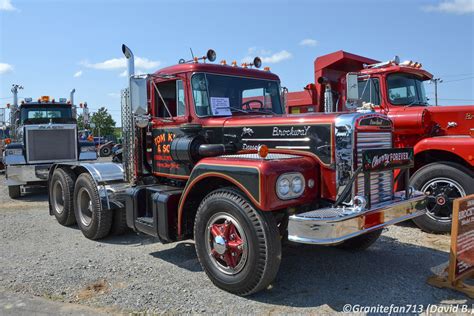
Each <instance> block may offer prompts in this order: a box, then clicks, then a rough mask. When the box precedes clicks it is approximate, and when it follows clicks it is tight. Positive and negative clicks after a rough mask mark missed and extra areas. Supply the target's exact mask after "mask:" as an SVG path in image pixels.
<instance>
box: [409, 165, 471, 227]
mask: <svg viewBox="0 0 474 316" xmlns="http://www.w3.org/2000/svg"><path fill="white" fill-rule="evenodd" d="M410 185H412V186H413V187H414V188H415V189H417V190H419V191H422V192H423V193H426V194H429V196H428V202H427V213H426V214H425V215H422V216H419V217H417V218H415V219H413V221H414V222H415V224H416V225H417V226H418V227H420V228H421V229H422V230H424V231H426V232H430V233H449V232H451V221H452V212H453V201H454V199H456V198H459V197H463V196H466V195H469V194H472V193H474V178H473V176H472V172H471V171H470V170H468V169H467V168H465V167H463V166H461V165H458V164H455V163H450V162H436V163H431V164H429V165H426V166H424V167H422V168H420V169H419V170H418V171H416V172H415V174H413V176H412V177H411V179H410Z"/></svg>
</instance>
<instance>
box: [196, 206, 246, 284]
mask: <svg viewBox="0 0 474 316" xmlns="http://www.w3.org/2000/svg"><path fill="white" fill-rule="evenodd" d="M205 236H206V250H207V253H208V255H209V258H210V261H211V262H212V264H213V265H214V266H215V267H216V268H217V269H218V270H219V271H221V272H223V273H225V274H228V275H235V274H237V273H239V272H240V271H242V269H243V268H244V267H245V264H246V262H247V257H248V246H247V237H246V235H245V232H244V230H243V228H242V226H241V225H240V223H239V222H238V221H237V219H236V218H234V217H233V216H231V215H229V214H227V213H217V214H215V215H213V216H212V217H211V218H210V219H209V221H208V223H207V226H206V231H205Z"/></svg>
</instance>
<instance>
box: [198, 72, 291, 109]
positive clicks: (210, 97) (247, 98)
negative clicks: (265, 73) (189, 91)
mask: <svg viewBox="0 0 474 316" xmlns="http://www.w3.org/2000/svg"><path fill="white" fill-rule="evenodd" d="M191 84H192V88H193V98H194V105H195V109H196V114H197V115H198V116H200V117H203V116H232V115H245V114H247V113H251V114H256V113H257V114H258V113H262V114H283V113H284V111H283V108H282V106H281V100H280V88H279V84H278V82H277V81H271V80H261V79H251V78H243V77H231V76H224V75H213V74H204V73H198V74H195V75H193V77H192V80H191Z"/></svg>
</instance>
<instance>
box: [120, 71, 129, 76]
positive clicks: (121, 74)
mask: <svg viewBox="0 0 474 316" xmlns="http://www.w3.org/2000/svg"><path fill="white" fill-rule="evenodd" d="M127 74H128V71H127V70H126V69H125V70H124V71H122V72H121V73H120V74H119V77H126V76H127Z"/></svg>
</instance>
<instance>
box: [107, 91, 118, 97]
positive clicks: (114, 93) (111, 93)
mask: <svg viewBox="0 0 474 316" xmlns="http://www.w3.org/2000/svg"><path fill="white" fill-rule="evenodd" d="M107 95H108V96H109V97H111V98H120V93H116V92H110V93H107Z"/></svg>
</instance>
